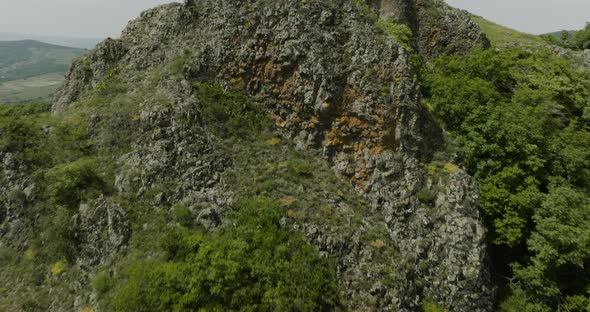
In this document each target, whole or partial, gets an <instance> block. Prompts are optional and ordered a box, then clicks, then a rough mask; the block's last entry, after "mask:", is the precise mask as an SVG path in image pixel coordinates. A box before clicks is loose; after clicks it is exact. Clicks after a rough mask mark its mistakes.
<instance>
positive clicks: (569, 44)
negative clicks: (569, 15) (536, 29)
mask: <svg viewBox="0 0 590 312" xmlns="http://www.w3.org/2000/svg"><path fill="white" fill-rule="evenodd" d="M541 37H542V38H543V39H544V40H545V41H546V42H547V43H549V44H553V45H558V46H562V47H566V48H570V49H576V50H585V49H590V23H587V24H586V27H585V28H584V29H581V30H578V31H567V30H563V31H560V32H557V33H552V34H546V35H542V36H541Z"/></svg>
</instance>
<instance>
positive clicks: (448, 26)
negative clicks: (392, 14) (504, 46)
mask: <svg viewBox="0 0 590 312" xmlns="http://www.w3.org/2000/svg"><path fill="white" fill-rule="evenodd" d="M416 8H417V12H418V18H417V20H418V27H417V29H418V47H419V48H418V49H419V50H420V54H421V55H422V56H424V58H425V59H426V60H431V59H433V58H436V57H437V56H440V55H444V54H460V55H464V54H467V53H468V52H469V50H471V49H472V48H473V47H475V46H477V45H479V46H481V47H482V48H489V47H490V46H491V44H490V41H489V40H488V38H487V37H486V35H485V34H484V33H483V31H482V30H481V29H480V28H479V26H477V24H475V23H474V22H473V21H472V20H471V14H470V13H469V12H467V11H464V10H459V9H455V8H452V7H450V6H449V5H447V4H446V3H445V2H444V1H443V0H416Z"/></svg>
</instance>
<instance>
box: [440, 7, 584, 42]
mask: <svg viewBox="0 0 590 312" xmlns="http://www.w3.org/2000/svg"><path fill="white" fill-rule="evenodd" d="M446 1H447V3H449V4H450V5H452V6H455V7H458V8H462V9H465V10H467V11H469V12H471V13H474V14H477V15H481V16H483V17H485V18H487V19H489V20H491V21H493V22H496V23H498V24H502V25H504V26H508V27H510V28H514V29H516V30H520V31H524V32H528V33H532V34H543V33H548V32H554V31H558V30H563V29H568V30H576V29H581V28H583V27H584V26H585V25H586V22H590V0H446Z"/></svg>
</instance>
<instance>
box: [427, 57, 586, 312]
mask: <svg viewBox="0 0 590 312" xmlns="http://www.w3.org/2000/svg"><path fill="white" fill-rule="evenodd" d="M426 72H427V73H426V74H425V75H424V79H425V85H426V87H425V94H426V95H427V97H428V103H429V104H430V107H431V108H432V110H433V113H434V114H435V116H436V117H437V118H438V119H439V120H440V121H441V122H442V123H443V124H444V125H445V127H446V128H447V130H449V131H450V132H451V135H452V136H453V137H455V138H456V139H457V141H458V142H459V145H460V147H461V148H462V156H463V157H464V160H465V163H466V165H467V169H468V170H469V172H470V173H471V174H472V175H474V176H475V177H476V179H477V181H478V183H479V186H480V191H481V203H480V208H481V211H482V213H483V216H484V221H485V223H486V225H487V227H488V229H489V230H490V233H489V240H490V243H492V244H493V249H492V252H493V255H492V256H493V263H494V270H495V271H496V276H497V278H498V280H499V282H500V283H502V281H503V282H506V279H505V278H503V277H501V276H509V277H510V280H511V281H512V282H511V283H510V284H509V285H507V286H509V288H510V290H511V295H510V294H509V295H508V298H507V300H506V301H505V302H504V303H503V304H502V309H503V310H504V311H517V310H519V311H553V310H556V309H565V310H567V311H584V309H586V308H588V307H589V306H588V303H589V299H590V293H588V292H587V291H588V289H590V271H589V269H588V268H590V266H589V264H590V249H589V247H590V222H589V220H590V196H589V195H588V194H590V103H589V100H588V99H590V74H589V73H588V72H582V71H577V70H575V69H573V66H572V64H571V63H569V62H568V61H566V60H564V59H561V58H559V57H556V56H553V54H552V53H551V52H549V51H544V50H538V51H530V50H527V49H525V48H507V49H504V50H489V51H482V50H475V51H473V52H472V54H471V55H469V56H467V57H455V56H450V57H442V58H440V59H438V60H437V61H436V62H435V63H434V64H433V65H432V66H430V67H429V68H428V69H427V70H426ZM500 280H502V281H500Z"/></svg>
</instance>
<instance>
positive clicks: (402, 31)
mask: <svg viewBox="0 0 590 312" xmlns="http://www.w3.org/2000/svg"><path fill="white" fill-rule="evenodd" d="M375 25H376V26H377V28H379V29H380V30H381V31H383V32H384V33H386V34H387V35H388V36H389V37H391V38H392V39H393V40H395V42H397V43H399V44H400V45H401V46H402V47H404V48H405V49H406V50H407V51H408V52H413V51H414V49H412V42H413V40H414V34H413V32H412V29H410V27H408V26H407V25H404V24H398V23H394V22H393V21H390V20H388V19H384V18H380V19H378V20H377V22H376V24H375Z"/></svg>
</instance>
